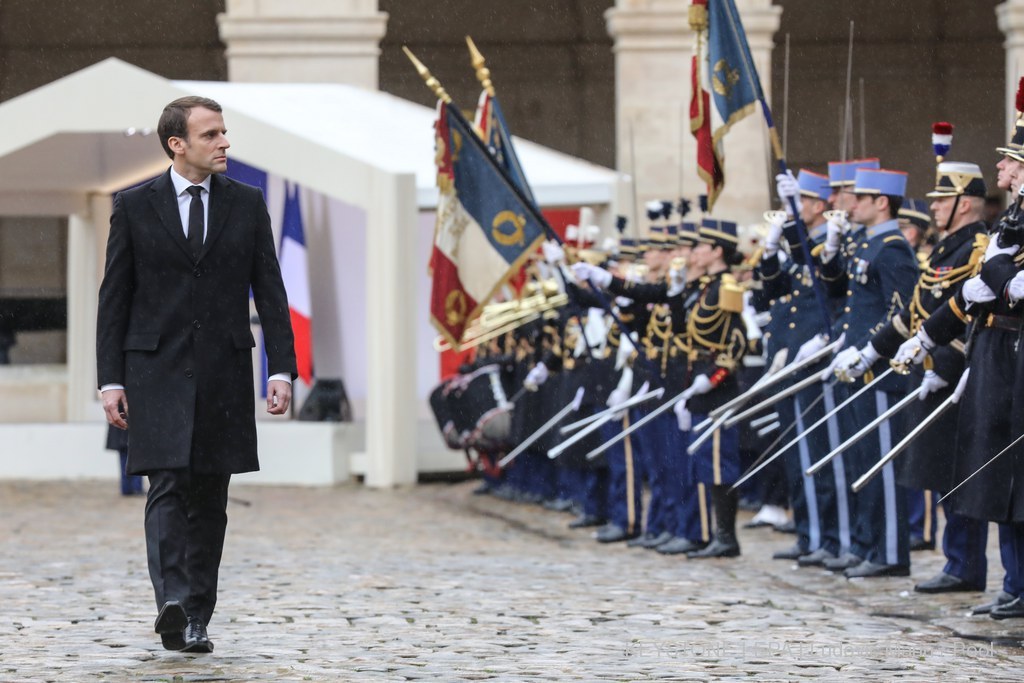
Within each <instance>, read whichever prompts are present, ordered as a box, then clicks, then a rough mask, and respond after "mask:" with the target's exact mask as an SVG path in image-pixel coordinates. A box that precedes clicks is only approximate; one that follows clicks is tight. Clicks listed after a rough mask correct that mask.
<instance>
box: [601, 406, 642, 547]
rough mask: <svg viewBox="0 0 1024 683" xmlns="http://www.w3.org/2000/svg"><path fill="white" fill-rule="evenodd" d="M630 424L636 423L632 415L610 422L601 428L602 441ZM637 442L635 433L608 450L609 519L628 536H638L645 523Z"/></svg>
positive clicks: (606, 455)
mask: <svg viewBox="0 0 1024 683" xmlns="http://www.w3.org/2000/svg"><path fill="white" fill-rule="evenodd" d="M630 424H632V421H631V420H630V419H629V417H628V416H627V417H624V418H623V419H622V420H617V421H613V422H606V423H605V424H604V425H602V426H601V438H603V439H604V440H605V441H608V440H610V439H612V438H613V437H614V436H615V435H616V434H618V433H619V432H621V431H622V430H624V429H626V428H628V427H629V425H630ZM633 442H634V439H633V435H632V434H631V435H629V436H627V437H626V438H625V439H623V440H622V441H619V442H618V443H617V444H615V445H614V446H612V447H611V448H609V449H608V450H607V451H605V457H606V459H607V461H608V513H607V519H608V521H609V522H611V523H612V524H614V525H616V526H617V527H619V528H620V529H624V530H625V531H626V533H628V534H635V533H638V532H639V531H640V522H641V521H642V520H643V497H642V492H643V487H642V486H641V482H640V472H639V471H638V467H637V465H638V463H637V457H636V453H635V452H634V449H633Z"/></svg>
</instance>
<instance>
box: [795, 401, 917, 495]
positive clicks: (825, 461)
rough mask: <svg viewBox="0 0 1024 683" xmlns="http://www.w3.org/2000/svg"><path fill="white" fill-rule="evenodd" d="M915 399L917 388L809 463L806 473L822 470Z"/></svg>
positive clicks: (812, 473)
mask: <svg viewBox="0 0 1024 683" xmlns="http://www.w3.org/2000/svg"><path fill="white" fill-rule="evenodd" d="M915 400H917V389H914V390H913V391H911V392H910V393H909V394H907V395H906V396H904V397H903V398H901V399H900V400H899V402H898V403H897V404H896V405H894V406H892V407H891V408H889V409H888V410H886V411H885V412H884V413H882V414H881V415H879V416H878V417H876V418H875V419H874V420H872V421H871V422H869V423H867V425H865V426H864V427H863V428H862V429H861V430H860V431H859V432H857V433H856V434H854V435H853V436H851V437H850V438H849V439H847V440H846V441H844V442H843V443H841V444H839V446H837V447H836V448H835V450H833V451H832V452H831V453H829V454H828V455H826V456H825V457H824V458H822V459H821V460H819V461H818V462H816V463H814V464H813V465H811V466H810V467H808V468H807V474H808V475H814V474H817V473H818V472H820V471H821V470H822V468H824V467H825V465H827V464H829V463H830V462H832V460H833V459H834V458H835V457H836V456H837V455H839V454H840V453H842V452H843V451H845V450H846V449H847V448H849V447H850V446H852V445H853V444H855V443H857V442H858V441H860V440H861V439H863V438H864V437H865V436H867V435H868V434H870V433H871V432H873V431H874V430H875V429H876V428H877V427H878V425H880V424H882V423H883V422H885V421H886V420H888V419H889V418H890V417H892V416H893V415H895V414H896V413H898V412H900V411H901V410H903V409H904V408H906V407H907V406H908V405H910V403H911V402H912V401H915Z"/></svg>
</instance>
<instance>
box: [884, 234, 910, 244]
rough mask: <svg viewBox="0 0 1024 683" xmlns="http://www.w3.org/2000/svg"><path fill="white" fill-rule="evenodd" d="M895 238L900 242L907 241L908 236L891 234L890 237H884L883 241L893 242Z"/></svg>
mask: <svg viewBox="0 0 1024 683" xmlns="http://www.w3.org/2000/svg"><path fill="white" fill-rule="evenodd" d="M893 240H899V241H900V242H906V241H907V238H906V237H904V236H903V235H889V236H888V237H886V238H884V239H883V240H882V243H883V244H885V243H887V242H892V241H893Z"/></svg>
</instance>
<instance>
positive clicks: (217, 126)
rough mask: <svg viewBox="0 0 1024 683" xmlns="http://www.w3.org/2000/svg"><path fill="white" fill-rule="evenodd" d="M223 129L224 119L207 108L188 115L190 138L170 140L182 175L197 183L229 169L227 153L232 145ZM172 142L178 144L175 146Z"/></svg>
mask: <svg viewBox="0 0 1024 683" xmlns="http://www.w3.org/2000/svg"><path fill="white" fill-rule="evenodd" d="M226 134H227V129H226V128H224V117H223V116H221V114H220V113H219V112H215V111H212V110H210V109H207V108H206V107H193V108H192V109H191V110H190V111H189V115H188V139H182V138H171V141H172V147H171V149H172V150H174V152H175V162H176V163H178V162H179V160H180V163H181V165H182V168H181V170H179V172H181V173H182V175H184V176H185V177H186V178H188V179H189V180H192V181H194V182H196V181H201V180H203V179H204V178H206V176H208V175H211V174H213V173H223V172H224V171H226V170H227V169H228V154H227V150H228V147H230V146H231V144H230V143H229V142H228V139H227V136H226ZM173 141H179V144H174V142H173Z"/></svg>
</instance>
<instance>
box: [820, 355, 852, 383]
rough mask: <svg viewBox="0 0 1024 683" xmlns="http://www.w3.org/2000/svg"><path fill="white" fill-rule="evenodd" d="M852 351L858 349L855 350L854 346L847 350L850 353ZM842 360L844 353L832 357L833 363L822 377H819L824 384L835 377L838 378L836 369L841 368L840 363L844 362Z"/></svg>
mask: <svg viewBox="0 0 1024 683" xmlns="http://www.w3.org/2000/svg"><path fill="white" fill-rule="evenodd" d="M851 349H853V350H854V351H856V349H854V348H853V347H852V346H851V347H850V348H849V349H846V350H847V351H849V350H851ZM842 360H843V352H840V353H837V354H836V355H834V356H832V362H831V363H829V364H828V367H827V368H825V371H824V372H822V373H821V375H820V376H819V379H820V380H821V381H822V382H827V381H829V380H830V379H832V378H833V377H835V376H836V369H837V368H839V367H840V363H841V362H842Z"/></svg>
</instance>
